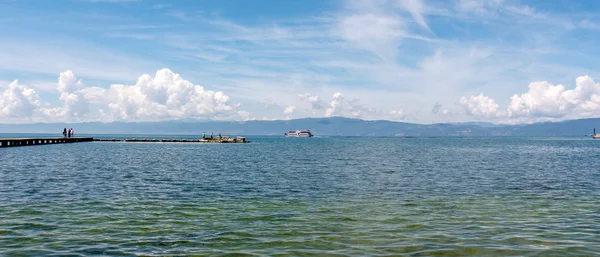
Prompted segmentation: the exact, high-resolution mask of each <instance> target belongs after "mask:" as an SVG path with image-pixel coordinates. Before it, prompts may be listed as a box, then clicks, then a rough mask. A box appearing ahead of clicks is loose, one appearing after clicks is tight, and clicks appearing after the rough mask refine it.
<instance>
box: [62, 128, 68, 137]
mask: <svg viewBox="0 0 600 257" xmlns="http://www.w3.org/2000/svg"><path fill="white" fill-rule="evenodd" d="M63 137H67V128H65V129H63Z"/></svg>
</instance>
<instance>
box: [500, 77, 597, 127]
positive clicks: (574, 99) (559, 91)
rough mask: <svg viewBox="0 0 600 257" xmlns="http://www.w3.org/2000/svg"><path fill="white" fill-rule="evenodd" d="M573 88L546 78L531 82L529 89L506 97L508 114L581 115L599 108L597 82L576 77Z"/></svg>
mask: <svg viewBox="0 0 600 257" xmlns="http://www.w3.org/2000/svg"><path fill="white" fill-rule="evenodd" d="M575 85H576V86H575V88H574V89H566V87H565V86H563V85H552V84H550V83H548V82H546V81H540V82H532V83H530V84H529V91H528V92H527V93H524V94H521V95H516V94H515V95H513V96H512V97H511V98H510V104H509V108H508V111H509V114H510V116H511V117H551V118H560V117H565V116H571V117H584V116H590V115H592V114H594V113H597V112H598V111H600V84H597V83H595V82H594V80H592V78H591V77H589V76H581V77H578V78H577V79H576V83H575Z"/></svg>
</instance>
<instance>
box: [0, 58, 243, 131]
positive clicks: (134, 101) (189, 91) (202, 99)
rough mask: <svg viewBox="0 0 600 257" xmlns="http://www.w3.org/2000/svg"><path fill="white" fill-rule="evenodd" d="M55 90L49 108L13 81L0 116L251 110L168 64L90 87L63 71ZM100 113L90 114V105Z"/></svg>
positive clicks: (164, 116) (79, 117)
mask: <svg viewBox="0 0 600 257" xmlns="http://www.w3.org/2000/svg"><path fill="white" fill-rule="evenodd" d="M56 90H57V91H58V92H59V93H60V97H59V100H60V102H61V103H62V106H55V107H52V106H49V107H47V106H46V105H44V107H42V104H41V102H40V98H39V96H38V94H37V93H36V92H35V90H34V89H31V88H28V87H25V86H21V85H19V84H18V82H17V81H15V82H13V83H11V84H10V85H9V86H8V88H7V89H6V90H4V92H3V93H2V96H1V97H0V117H11V118H14V119H13V120H15V121H19V122H28V121H29V122H30V121H40V120H44V121H67V122H79V121H95V120H102V121H113V120H123V121H147V120H154V121H157V120H170V119H185V118H192V119H194V118H208V119H236V120H248V119H250V118H251V114H250V113H249V112H247V111H243V110H240V109H239V107H240V104H236V103H231V102H230V99H229V96H227V95H225V94H224V93H223V92H215V91H211V90H206V89H204V87H202V86H199V85H194V84H193V83H191V82H190V81H187V80H185V79H183V78H182V77H181V76H179V74H176V73H174V72H172V71H171V70H169V69H162V70H159V71H157V72H156V74H155V75H154V76H151V75H147V74H145V75H142V76H141V77H139V78H138V80H137V82H136V83H135V84H134V85H122V84H115V85H111V86H110V87H109V88H101V87H91V86H90V87H88V86H85V85H84V84H83V83H82V82H81V80H79V79H77V77H76V76H75V75H74V74H73V72H72V71H70V70H67V71H65V72H62V73H61V74H60V75H59V77H58V83H57V86H56ZM92 106H94V107H98V109H97V110H98V111H97V112H98V113H94V115H91V114H90V110H91V107H92Z"/></svg>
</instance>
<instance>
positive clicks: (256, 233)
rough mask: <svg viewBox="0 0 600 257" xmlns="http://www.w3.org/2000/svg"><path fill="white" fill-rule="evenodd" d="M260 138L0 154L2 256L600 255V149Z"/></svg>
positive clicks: (540, 141) (536, 141) (489, 141)
mask: <svg viewBox="0 0 600 257" xmlns="http://www.w3.org/2000/svg"><path fill="white" fill-rule="evenodd" d="M107 137H110V136H107ZM138 137H140V136H138ZM145 137H148V138H152V137H153V138H164V137H166V136H145ZM171 137H174V136H171ZM248 139H249V140H250V141H252V142H251V143H249V144H193V143H118V142H90V143H76V144H59V145H43V146H29V147H14V148H0V255H7V256H11V255H15V256H19V255H20V256H36V255H40V256H49V255H57V256H77V255H81V256H89V255H108V256H115V255H124V256H130V255H145V256H147V255H150V256H152V255H161V256H164V255H170V256H188V255H209V256H212V255H228V254H230V255H235V256H244V255H247V256H253V255H256V256H265V255H269V256H317V255H328V256H357V255H367V256H598V253H599V252H600V236H599V235H600V168H599V167H600V141H594V140H591V139H588V138H499V137H498V138H352V137H315V138H280V137H248Z"/></svg>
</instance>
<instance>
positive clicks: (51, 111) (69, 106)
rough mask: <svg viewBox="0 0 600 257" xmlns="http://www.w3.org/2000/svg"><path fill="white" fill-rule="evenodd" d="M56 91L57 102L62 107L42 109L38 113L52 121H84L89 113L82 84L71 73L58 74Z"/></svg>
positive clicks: (68, 71)
mask: <svg viewBox="0 0 600 257" xmlns="http://www.w3.org/2000/svg"><path fill="white" fill-rule="evenodd" d="M56 90H57V91H58V92H59V93H60V97H59V100H60V101H61V102H62V104H63V106H61V107H55V108H42V109H40V111H41V112H42V113H43V114H44V116H45V117H47V118H51V120H53V121H68V122H77V121H86V118H87V115H88V113H89V102H88V101H87V99H86V97H85V94H86V92H88V91H86V90H84V89H83V83H82V82H81V80H78V79H77V77H75V74H73V72H72V71H70V70H67V71H65V72H62V73H60V75H59V76H58V83H57V86H56Z"/></svg>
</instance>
